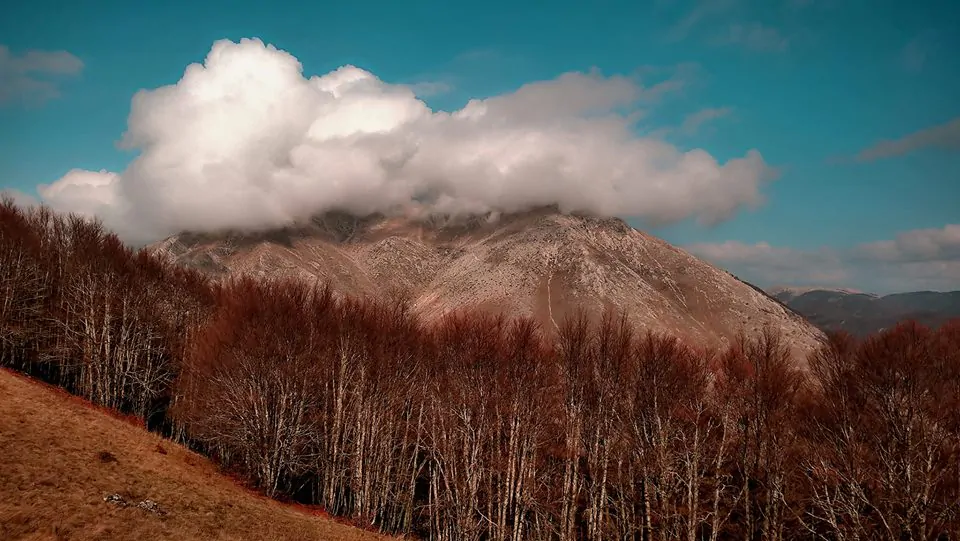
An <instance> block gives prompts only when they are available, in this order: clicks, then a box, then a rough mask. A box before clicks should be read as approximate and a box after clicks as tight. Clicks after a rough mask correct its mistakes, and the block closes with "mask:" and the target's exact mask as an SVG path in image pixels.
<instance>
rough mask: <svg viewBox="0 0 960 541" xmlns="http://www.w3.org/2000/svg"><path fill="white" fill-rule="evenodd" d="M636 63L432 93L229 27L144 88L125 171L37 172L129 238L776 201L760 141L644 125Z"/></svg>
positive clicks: (66, 205) (679, 215) (56, 201)
mask: <svg viewBox="0 0 960 541" xmlns="http://www.w3.org/2000/svg"><path fill="white" fill-rule="evenodd" d="M649 91H651V90H650V89H647V88H645V87H644V86H643V85H641V84H640V82H639V81H637V80H635V79H633V78H628V77H622V76H612V77H605V76H603V75H601V74H600V73H597V72H588V73H567V74H563V75H561V76H559V77H558V78H556V79H553V80H550V81H541V82H535V83H531V84H528V85H525V86H523V87H521V88H520V89H518V90H517V91H515V92H512V93H508V94H504V95H500V96H495V97H491V98H487V99H476V100H471V101H470V102H469V103H467V104H466V105H465V106H464V107H463V108H462V109H460V110H458V111H455V112H444V111H434V110H431V109H430V108H429V107H428V106H427V105H426V104H425V103H424V102H423V101H421V100H419V99H418V98H417V97H416V95H415V91H414V89H412V88H411V87H409V86H405V85H394V84H389V83H386V82H384V81H381V80H380V79H378V78H377V77H376V76H375V75H374V74H372V73H370V72H367V71H365V70H362V69H360V68H357V67H354V66H344V67H341V68H339V69H337V70H335V71H333V72H330V73H327V74H325V75H322V76H312V77H305V76H304V74H303V72H302V67H301V64H300V63H299V61H298V60H297V59H296V58H294V57H293V56H292V55H290V54H288V53H286V52H284V51H281V50H278V49H276V48H274V47H273V46H270V45H264V44H263V43H262V42H261V41H259V40H256V39H244V40H241V41H240V42H239V43H234V42H231V41H227V40H223V41H218V42H216V43H214V45H213V47H212V49H211V50H210V52H209V54H208V55H207V57H206V59H205V61H204V63H203V64H192V65H190V66H188V67H187V68H186V70H185V72H184V74H183V76H182V78H181V79H180V80H179V81H178V82H177V83H176V84H173V85H169V86H164V87H161V88H157V89H154V90H144V91H141V92H139V93H138V94H136V95H135V96H134V98H133V102H132V108H131V112H130V116H129V121H128V129H127V131H126V133H125V134H124V136H123V140H122V144H123V145H124V146H125V147H127V148H130V149H135V150H137V151H138V156H137V157H136V158H135V159H134V160H133V161H132V162H131V163H130V165H129V166H128V167H127V169H126V170H124V171H122V172H109V171H99V172H96V171H83V170H73V171H70V172H69V173H67V174H66V175H65V176H63V177H62V178H60V179H59V180H57V181H56V182H54V183H52V184H50V185H45V186H41V187H40V195H41V196H42V197H43V199H44V200H45V201H46V202H47V203H49V204H51V206H53V207H54V208H57V209H58V210H65V211H75V212H81V213H86V214H91V215H97V216H99V217H100V218H102V219H103V220H104V222H105V223H106V225H107V226H109V227H111V228H113V229H115V230H117V231H118V232H119V233H120V234H121V235H123V236H124V237H125V238H127V239H128V240H133V241H137V242H142V241H148V240H153V239H156V238H159V237H161V236H164V235H167V234H172V233H175V232H177V231H180V230H184V229H191V230H214V229H223V228H264V227H274V226H279V225H283V224H286V223H289V222H290V221H292V220H297V219H302V218H305V217H307V216H309V215H312V214H314V213H316V212H319V211H323V210H328V209H333V208H337V209H341V210H347V211H351V212H356V213H368V212H375V211H386V212H389V211H393V210H398V209H399V210H403V211H405V212H444V213H478V212H493V211H501V212H513V211H519V210H523V209H525V208H529V207H534V206H541V205H549V204H555V205H558V206H559V207H560V208H561V210H564V211H581V212H589V213H594V214H598V215H607V216H610V215H619V216H636V217H639V218H641V219H643V220H645V221H648V222H649V223H666V222H672V221H677V220H682V219H686V218H690V217H695V218H697V219H699V220H700V221H702V222H705V223H715V222H718V221H722V220H724V219H727V218H729V217H731V216H732V215H733V214H734V213H736V212H737V211H738V210H739V209H740V208H742V207H744V206H754V205H757V204H759V203H760V202H761V201H762V196H761V193H760V187H761V185H762V183H763V182H764V181H765V180H768V179H770V178H771V177H772V172H771V169H770V168H768V167H767V166H766V164H765V163H764V161H763V159H762V157H761V156H760V154H759V153H758V152H756V151H755V150H750V151H748V152H746V154H745V155H744V156H743V157H741V158H737V159H731V160H729V161H727V162H726V163H718V161H717V160H716V159H714V158H713V157H712V156H711V155H710V154H708V153H707V152H705V151H703V150H699V149H695V150H690V151H683V150H681V149H678V148H676V147H674V146H671V145H670V144H668V143H666V142H664V141H662V140H659V139H656V138H643V137H639V136H637V135H636V133H635V131H634V129H633V128H634V123H635V122H636V121H637V119H639V118H641V117H642V114H643V111H641V110H640V109H639V105H640V104H641V103H645V100H644V98H645V92H649Z"/></svg>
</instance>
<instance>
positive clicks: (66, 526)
mask: <svg viewBox="0 0 960 541" xmlns="http://www.w3.org/2000/svg"><path fill="white" fill-rule="evenodd" d="M0 396H2V397H3V399H2V400H0V456H3V467H2V469H0V471H2V472H3V473H2V475H0V539H9V540H15V539H22V540H27V539H36V540H41V539H77V540H82V539H102V540H109V539H144V540H147V539H150V540H182V539H223V540H226V539H234V540H240V539H248V540H258V539H263V540H276V539H302V540H314V541H333V540H338V541H376V540H385V539H393V538H388V537H385V536H381V535H377V534H374V533H371V532H367V531H364V530H361V529H358V528H353V527H350V526H348V525H346V524H341V523H339V522H337V521H335V520H333V519H331V518H329V517H326V516H322V515H321V513H319V512H318V511H317V510H315V509H311V508H303V507H299V506H293V505H286V504H282V503H280V502H277V501H274V500H270V499H268V498H265V497H263V496H261V495H259V494H257V493H255V492H253V491H250V490H247V489H245V488H243V487H241V486H240V485H238V484H237V482H236V481H235V480H234V479H231V478H230V477H227V476H225V475H223V473H221V471H220V470H219V469H218V467H217V466H216V465H215V464H213V463H212V462H210V460H208V459H207V458H204V457H203V456H201V455H199V454H197V453H194V452H192V451H190V450H188V449H186V448H184V447H182V446H180V445H177V444H175V443H173V442H171V441H169V440H165V439H163V438H161V437H160V436H159V435H157V434H153V433H151V432H147V431H146V430H145V429H143V428H142V427H139V426H134V425H133V424H131V423H129V422H127V421H126V420H123V419H120V418H117V414H116V413H113V412H110V411H105V410H101V409H100V408H96V407H94V406H92V405H91V404H90V403H89V402H86V401H84V400H82V399H80V398H77V397H75V396H71V395H68V394H66V393H65V392H64V391H62V390H60V389H57V388H55V387H51V386H48V385H45V384H43V383H40V382H37V381H35V380H31V379H30V378H28V377H26V376H23V375H20V374H16V373H14V372H11V371H9V370H6V369H3V368H0ZM113 495H115V496H113ZM110 496H113V497H112V498H110ZM105 498H107V501H105ZM146 502H154V503H153V504H149V503H146Z"/></svg>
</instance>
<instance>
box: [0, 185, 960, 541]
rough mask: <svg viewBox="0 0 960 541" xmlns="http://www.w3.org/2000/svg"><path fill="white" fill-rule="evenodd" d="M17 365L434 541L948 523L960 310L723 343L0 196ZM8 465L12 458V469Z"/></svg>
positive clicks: (11, 344)
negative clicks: (792, 347)
mask: <svg viewBox="0 0 960 541" xmlns="http://www.w3.org/2000/svg"><path fill="white" fill-rule="evenodd" d="M0 295H2V297H0V363H2V364H3V365H5V366H8V367H12V368H15V369H17V370H21V371H24V372H27V373H30V374H33V375H35V376H37V377H41V378H43V379H45V380H47V381H51V382H54V383H57V384H59V385H62V386H63V387H65V388H66V389H68V390H69V391H71V392H73V393H76V394H78V395H81V396H84V397H86V398H87V399H89V400H91V401H93V402H95V403H97V404H101V405H104V406H108V407H112V408H116V409H118V410H120V411H123V412H128V413H133V414H135V415H137V416H140V417H141V418H143V419H144V421H145V422H146V423H147V425H148V426H150V427H151V428H153V429H155V430H159V431H162V432H164V433H165V434H166V435H168V436H169V437H171V438H174V439H176V440H178V441H181V442H185V443H188V444H190V445H193V446H195V447H198V448H200V449H202V450H203V451H205V452H206V453H207V454H209V455H210V456H211V457H213V458H215V459H216V460H218V461H219V462H220V463H222V464H223V465H224V466H225V467H228V468H231V469H233V470H235V471H239V472H241V473H242V474H243V475H245V476H246V478H247V479H249V481H250V482H251V483H252V484H255V485H256V486H258V487H260V488H261V489H262V490H264V491H265V492H266V493H267V494H269V495H271V496H278V497H279V496H282V497H287V498H293V499H296V500H298V501H302V502H306V503H311V504H319V505H322V506H323V507H324V508H326V509H327V510H328V511H329V512H331V513H333V514H337V515H341V516H345V517H351V518H353V519H354V520H356V521H357V522H358V523H361V524H365V525H371V526H373V527H375V528H378V529H380V530H382V531H385V532H403V533H411V534H414V535H417V536H421V537H423V538H425V539H437V540H514V541H517V540H520V539H544V540H548V539H550V540H554V539H556V540H574V539H589V540H599V539H621V540H654V539H660V540H668V539H670V540H672V539H685V540H689V541H694V540H708V539H709V540H719V539H746V540H751V539H804V540H806V539H811V540H813V539H823V540H846V539H863V540H866V539H916V540H921V539H956V538H957V536H958V531H960V322H954V323H951V324H948V325H945V326H943V327H941V328H940V329H938V330H936V331H933V330H930V329H926V328H924V327H921V326H918V325H916V324H912V323H904V324H902V325H900V326H898V327H897V328H895V329H891V330H889V331H886V332H884V333H881V334H879V335H876V336H873V337H870V338H868V339H865V340H854V339H853V338H850V337H848V336H842V335H838V336H833V337H831V339H830V341H829V343H827V344H824V346H823V347H822V348H821V349H820V350H819V351H818V352H816V354H814V355H813V356H812V357H811V358H810V359H808V360H807V361H806V362H805V363H804V362H801V363H798V362H797V361H796V360H794V359H791V357H790V353H789V347H788V344H787V343H786V341H785V339H784V338H783V337H782V336H780V335H779V334H778V333H777V332H774V331H773V330H771V329H766V330H764V331H763V332H761V333H758V334H757V335H756V336H743V337H741V338H739V339H738V340H736V341H735V342H734V343H733V344H732V346H731V347H729V348H727V349H726V350H723V351H707V350H702V349H695V348H691V347H689V346H687V345H684V344H682V343H681V342H680V341H678V340H677V339H675V338H672V337H668V336H662V335H657V334H652V333H646V332H641V331H638V330H636V329H633V328H632V327H630V326H629V325H628V324H627V323H626V320H625V319H623V318H618V317H615V316H612V315H607V316H605V317H604V318H603V319H602V320H601V321H589V320H587V319H586V318H585V317H575V318H571V319H569V320H567V321H566V322H565V323H564V324H562V325H561V328H560V330H559V333H556V334H557V335H556V336H552V337H550V338H546V337H545V336H543V334H542V333H541V332H540V330H539V329H538V328H537V326H536V325H535V324H534V323H532V322H531V321H528V320H522V319H521V320H505V319H503V318H495V317H492V316H486V315H482V314H479V313H461V314H457V315H453V316H450V317H447V318H445V319H444V320H442V321H441V322H440V323H438V324H435V325H430V326H426V325H424V324H422V323H421V322H419V321H418V320H417V319H416V318H415V317H413V316H412V315H411V313H410V311H409V309H408V306H407V305H406V304H404V303H403V302H401V301H397V302H382V301H381V302H375V301H370V300H358V299H350V298H343V297H339V296H336V295H334V294H333V293H332V292H331V291H330V290H328V289H325V288H322V287H312V286H310V285H308V284H304V283H300V282H293V281H253V280H249V279H237V280H233V281H229V282H226V283H220V284H214V283H211V282H210V281H208V280H207V279H205V278H204V277H203V276H202V275H200V274H198V273H195V272H192V271H188V270H185V269H181V268H178V267H176V266H173V265H170V264H168V263H165V262H163V261H161V260H159V259H158V258H156V257H153V256H151V255H148V254H146V253H144V252H135V251H132V250H130V249H129V248H126V247H124V246H123V245H122V244H121V243H120V242H119V241H118V240H117V239H116V238H115V237H114V236H113V235H110V234H107V233H106V232H105V231H103V230H102V229H101V228H100V226H99V225H97V224H95V223H91V222H88V221H85V220H82V219H80V218H76V217H64V216H58V215H55V214H53V213H51V212H49V211H48V210H46V209H42V208H40V209H32V210H29V211H24V210H22V209H19V208H17V207H16V206H14V205H13V204H12V202H10V201H5V202H3V203H2V204H0ZM0 467H2V466H0Z"/></svg>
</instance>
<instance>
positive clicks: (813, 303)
mask: <svg viewBox="0 0 960 541" xmlns="http://www.w3.org/2000/svg"><path fill="white" fill-rule="evenodd" d="M770 293H771V294H772V295H773V296H774V297H775V298H776V299H777V300H779V301H780V302H783V303H784V304H786V305H787V306H789V307H790V308H791V309H793V310H795V311H797V312H798V313H800V314H802V315H803V316H804V317H806V318H807V319H809V320H810V322H811V323H813V324H814V325H817V326H818V327H820V328H821V329H824V330H830V331H840V330H842V331H846V332H849V333H851V334H854V335H857V336H865V335H868V334H870V333H874V332H877V331H880V330H882V329H886V328H889V327H892V326H894V325H896V324H897V323H898V322H900V321H903V320H906V319H914V320H916V321H918V322H920V323H922V324H924V325H927V326H931V327H938V326H940V325H942V324H943V323H946V322H947V321H949V320H950V319H954V318H960V291H951V292H945V293H940V292H936V291H916V292H912V293H896V294H893V295H885V296H882V297H881V296H877V295H872V294H868V293H859V292H851V291H845V290H831V289H811V290H803V291H795V290H792V289H789V288H781V289H779V290H771V291H770Z"/></svg>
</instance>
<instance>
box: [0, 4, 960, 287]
mask: <svg viewBox="0 0 960 541" xmlns="http://www.w3.org/2000/svg"><path fill="white" fill-rule="evenodd" d="M77 4H83V5H77ZM299 4H301V3H290V4H287V5H284V4H283V3H279V2H277V3H263V2H242V1H241V2H230V3H226V2H222V3H221V2H215V1H207V2H189V3H188V2H149V3H148V2H141V3H128V2H85V3H74V4H73V5H70V4H66V3H63V2H45V1H33V2H18V3H17V5H13V6H11V7H7V8H6V10H5V11H6V14H5V16H4V17H3V18H2V19H0V45H2V46H5V47H7V53H6V56H7V59H6V60H3V56H0V62H5V64H4V63H0V84H3V85H6V86H7V87H8V88H12V90H7V91H4V92H3V93H0V97H4V101H3V102H2V103H0V126H2V128H0V188H12V189H15V190H19V191H21V192H25V193H27V194H31V195H35V194H36V191H35V187H36V185H38V184H43V183H51V182H54V181H56V180H57V179H59V178H60V177H62V176H64V174H66V173H67V172H68V171H69V170H71V169H74V168H80V169H88V170H91V171H98V170H101V169H105V170H109V171H118V172H119V171H122V170H123V169H124V167H125V166H126V165H127V164H128V163H129V162H130V161H131V159H133V157H134V156H135V154H134V153H132V152H130V151H124V150H120V149H118V148H117V145H116V142H117V141H118V140H119V139H120V138H121V136H122V134H123V133H124V131H125V130H126V129H127V120H128V115H129V114H130V106H131V98H132V97H133V95H134V94H135V93H136V92H137V91H138V90H140V89H153V88H157V87H160V86H163V85H168V84H173V83H176V82H177V80H178V79H180V77H181V76H182V75H183V72H184V68H185V67H186V66H187V65H188V64H190V63H193V62H201V61H203V59H204V56H205V55H206V54H207V52H208V51H209V50H210V47H211V44H213V43H214V42H215V41H216V40H219V39H224V38H226V39H230V40H234V41H237V40H239V39H240V38H243V37H258V38H260V39H261V40H263V41H264V42H266V43H270V44H273V45H275V46H276V47H278V48H280V49H283V50H285V51H288V52H290V53H291V54H292V55H294V56H295V57H296V58H297V59H298V60H299V61H300V62H301V63H302V65H303V72H304V74H306V75H312V74H318V75H322V74H324V73H327V72H330V71H331V70H334V69H336V68H338V67H339V66H342V65H345V64H352V65H355V66H358V67H360V68H363V69H365V70H368V71H370V72H373V73H374V74H376V76H377V77H379V78H380V79H382V80H383V81H387V82H390V83H404V84H411V85H416V84H421V85H422V84H430V85H433V86H432V87H431V88H435V89H436V91H435V92H432V93H431V92H424V95H421V98H422V99H423V100H424V101H426V103H427V104H428V105H429V106H430V107H431V108H432V109H434V110H438V109H439V110H447V111H453V110H456V109H459V108H461V107H463V106H464V104H465V103H466V102H467V101H468V100H469V99H471V98H485V97H489V96H494V95H498V94H502V93H506V92H510V91H513V90H515V89H517V88H518V87H520V86H521V85H523V84H525V83H530V82H533V81H541V80H549V79H553V78H555V77H557V76H558V75H560V74H562V73H565V72H570V71H587V70H590V69H591V68H593V67H595V68H598V69H599V70H600V71H601V72H603V74H605V75H615V74H625V75H629V76H638V77H640V78H649V77H652V78H653V79H659V80H661V81H662V80H663V79H664V78H671V77H672V78H674V79H676V80H680V81H682V83H683V84H682V87H681V88H679V89H678V90H677V91H675V92H671V93H670V95H669V96H666V97H664V98H663V100H662V102H661V103H659V104H658V106H657V107H656V108H654V109H652V110H651V111H650V112H649V114H648V115H647V116H646V117H645V118H644V120H643V122H641V123H640V125H639V128H638V129H641V130H647V131H654V132H655V133H657V134H658V136H659V137H663V138H664V139H666V140H667V141H669V142H670V143H672V144H673V145H675V146H677V147H678V148H680V149H683V150H686V149H693V148H702V149H704V150H706V151H707V152H709V153H710V154H711V155H712V156H714V157H715V158H716V159H717V160H720V161H725V160H727V159H730V158H736V157H741V156H743V155H744V153H745V152H747V151H748V150H750V149H757V150H758V151H760V153H762V155H763V158H764V160H765V161H766V163H767V164H768V165H770V166H772V167H774V168H776V169H777V170H778V171H779V172H780V174H779V177H778V178H777V179H776V180H774V181H772V182H769V183H766V184H764V185H763V187H762V193H763V197H764V203H763V204H762V205H761V206H759V207H758V208H756V209H755V210H749V209H747V210H742V211H740V212H738V213H736V215H734V216H733V217H732V218H730V219H729V220H727V221H724V222H722V223H720V224H718V225H714V226H704V225H700V224H698V223H697V222H696V221H695V220H694V219H692V218H691V219H686V220H683V221H681V222H679V223H676V224H673V225H668V226H659V227H653V228H649V227H648V229H650V230H651V232H653V233H654V234H657V235H659V236H661V237H663V238H665V239H666V240H668V241H670V242H672V243H675V244H678V245H682V246H687V247H690V249H691V250H693V251H694V252H696V253H699V254H700V255H703V256H704V257H707V258H708V259H711V260H713V261H715V262H717V263H719V264H721V265H724V266H727V267H728V268H730V269H731V270H733V271H734V272H736V273H738V274H740V275H743V276H744V277H746V278H748V279H751V280H753V281H756V282H758V283H761V284H762V285H773V284H775V283H781V282H783V283H797V284H801V283H810V284H822V285H836V286H844V287H854V288H861V289H870V290H878V291H896V290H905V289H919V288H933V289H958V288H960V263H958V259H960V255H958V252H960V239H957V238H955V237H956V234H955V232H954V230H953V229H950V228H948V226H950V225H951V224H958V223H960V152H958V149H960V124H957V123H955V124H954V125H949V124H948V123H949V122H951V121H952V120H954V119H957V118H960V62H957V61H956V53H955V52H956V51H960V3H957V2H949V1H933V0H928V1H919V2H893V1H890V0H881V1H866V0H863V1H861V0H850V1H840V0H768V1H763V2H758V1H754V0H749V1H748V0H693V1H687V0H658V1H654V2H596V3H595V4H594V5H593V6H591V7H587V6H586V4H584V3H582V2H560V1H557V2H526V3H522V4H523V5H521V6H518V5H516V4H518V3H515V2H486V3H483V4H470V5H469V6H468V5H466V4H462V3H452V2H430V3H427V2H409V3H400V2H374V3H363V4H359V3H358V4H351V5H347V4H339V3H338V4H329V5H327V4H325V3H323V2H317V3H312V5H310V4H308V3H307V4H306V5H299ZM29 51H46V52H55V51H66V52H68V53H69V54H70V55H73V57H75V58H77V59H79V61H80V62H82V69H81V68H77V67H75V66H72V65H70V64H69V62H65V61H63V59H62V58H61V59H60V60H61V62H60V63H57V62H54V61H52V60H49V59H48V63H47V65H46V68H44V69H45V70H46V71H43V70H40V69H37V70H35V71H32V72H29V73H27V72H24V71H23V68H22V66H23V63H22V62H21V64H19V65H20V66H21V68H20V71H17V68H15V67H14V68H12V67H11V66H13V65H14V62H13V61H11V60H10V59H11V58H13V59H17V58H19V59H21V60H23V59H24V58H27V57H26V56H25V55H27V54H28V53H29ZM37 58H39V57H37ZM24 73H26V75H23V74H24ZM18 74H19V75H18ZM17 77H20V78H19V79H17ZM23 77H29V78H30V80H31V81H34V82H37V81H39V84H40V85H43V86H32V87H30V88H31V89H32V90H30V92H27V91H26V90H24V88H26V87H25V86H24V85H25V83H24V79H23ZM45 82H46V83H45ZM38 92H43V93H45V94H44V95H42V96H41V95H39V94H38ZM28 94H31V95H32V96H33V97H32V98H29V97H27V95H28ZM697 119H701V121H700V122H698V121H697ZM685 122H686V123H685ZM938 126H939V127H941V128H939V129H937V127H938ZM658 130H659V131H658ZM924 130H927V131H924ZM929 130H933V131H932V132H931V131H929ZM918 133H919V135H916V136H913V138H910V137H911V135H912V134H918ZM883 141H893V142H894V143H887V144H886V146H883V147H879V148H880V150H879V151H877V152H872V151H871V150H870V149H872V148H873V149H875V148H877V145H878V144H881V143H882V142H883ZM858 156H859V158H858ZM627 218H628V219H629V217H627ZM632 223H635V224H637V225H641V226H643V225H644V224H643V223H642V222H641V221H638V220H635V221H633V222H632ZM918 230H919V231H920V232H918ZM923 232H926V233H923ZM898 235H899V236H898ZM911 239H912V240H911ZM910 242H914V243H915V244H916V243H920V244H923V245H924V246H925V248H923V249H920V248H916V247H915V246H913V245H911V244H910ZM883 243H886V244H883ZM931 243H932V244H933V247H932V248H931V246H930V245H931ZM786 262H789V263H786ZM825 267H828V268H829V269H833V268H834V267H836V269H834V270H836V272H827V273H821V272H820V271H823V269H824V268H825ZM787 269H789V271H788V270H787Z"/></svg>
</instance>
